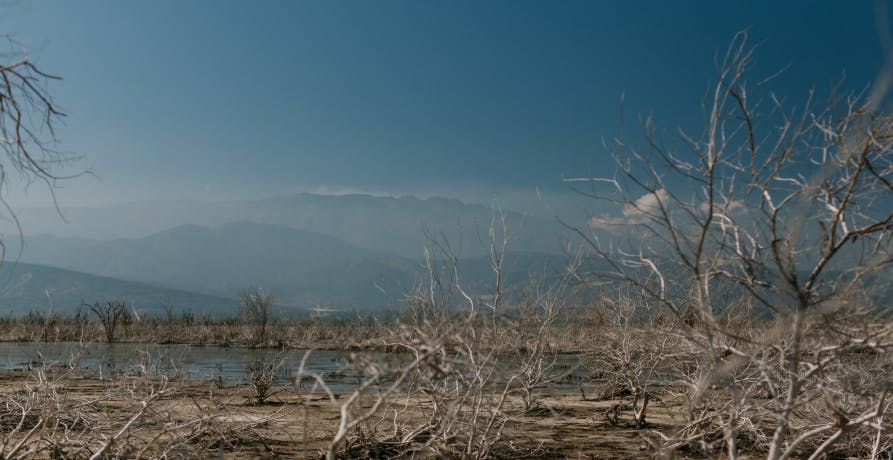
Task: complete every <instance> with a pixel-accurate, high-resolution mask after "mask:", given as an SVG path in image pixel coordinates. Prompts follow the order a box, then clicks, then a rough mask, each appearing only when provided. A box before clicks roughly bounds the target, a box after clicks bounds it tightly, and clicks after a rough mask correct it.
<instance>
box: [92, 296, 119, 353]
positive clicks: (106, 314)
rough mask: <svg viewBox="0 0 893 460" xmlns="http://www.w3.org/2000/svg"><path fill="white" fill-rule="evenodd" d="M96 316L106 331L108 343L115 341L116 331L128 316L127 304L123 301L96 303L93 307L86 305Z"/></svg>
mask: <svg viewBox="0 0 893 460" xmlns="http://www.w3.org/2000/svg"><path fill="white" fill-rule="evenodd" d="M85 305H87V306H88V307H89V308H90V311H92V312H93V314H94V315H96V318H98V319H99V322H101V323H102V328H103V330H104V331H105V339H106V342H107V343H113V342H114V341H115V331H116V328H117V327H118V325H119V323H120V322H121V320H122V319H123V318H124V316H125V315H126V314H127V304H126V303H125V302H123V301H118V300H116V301H111V302H96V303H94V304H92V305H90V304H85Z"/></svg>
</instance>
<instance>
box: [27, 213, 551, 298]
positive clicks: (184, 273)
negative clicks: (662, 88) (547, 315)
mask: <svg viewBox="0 0 893 460" xmlns="http://www.w3.org/2000/svg"><path fill="white" fill-rule="evenodd" d="M22 260H25V261H28V262H32V263H39V264H45V265H52V266H58V267H64V268H67V269H71V270H77V271H81V272H85V273H90V274H94V275H99V276H109V277H115V278H120V279H127V280H133V281H139V282H143V283H149V284H153V285H159V286H165V287H169V288H176V289H182V290H188V291H194V292H198V293H202V294H207V295H214V296H222V297H228V298H232V297H235V296H237V295H238V294H239V292H240V291H242V290H244V289H246V288H249V287H252V286H257V287H261V288H264V289H268V290H271V291H272V292H273V293H274V294H275V295H276V298H277V302H278V303H280V304H282V305H286V306H293V307H299V308H306V307H314V306H316V305H324V306H333V307H338V308H341V309H345V308H362V309H377V308H383V307H385V306H387V305H388V304H389V303H390V302H393V301H397V302H399V301H400V300H402V299H404V298H405V296H406V295H407V294H408V293H410V292H411V291H412V289H413V288H414V286H416V284H417V281H419V280H422V279H425V278H424V264H423V263H422V262H421V261H418V260H411V259H407V258H403V257H400V256H395V255H389V254H385V253H382V252H378V251H371V250H368V249H363V248H360V247H358V246H356V245H353V244H350V243H348V242H346V241H344V240H341V239H338V238H334V237H330V236H325V235H320V234H318V233H314V232H309V231H306V230H296V229H293V228H288V227H283V226H277V225H269V224H257V223H247V222H242V223H233V224H225V225H222V226H220V227H217V228H207V227H200V226H196V225H183V226H179V227H175V228H172V229H169V230H165V231H162V232H159V233H156V234H153V235H149V236H147V237H143V238H121V239H115V240H109V241H103V240H93V239H87V238H60V237H55V236H48V235H44V236H35V237H28V238H27V239H26V247H25V250H24V253H23V257H22ZM562 264H563V258H561V257H560V256H550V255H544V254H539V253H512V254H509V256H508V257H507V261H506V263H505V267H504V279H505V287H506V288H507V289H508V288H509V287H510V285H517V284H520V283H523V282H526V281H527V280H528V278H530V277H531V276H540V275H541V274H543V273H546V274H549V273H551V272H554V271H556V270H560V268H561V266H562ZM449 265H450V264H449V261H447V260H440V261H438V264H437V266H436V267H435V269H436V270H438V271H440V272H445V271H449ZM459 268H460V273H461V276H462V280H463V285H464V286H465V287H466V288H467V289H469V291H470V292H477V293H484V292H488V290H492V280H493V279H494V274H493V270H492V268H491V266H490V260H489V258H488V257H476V258H467V259H462V260H461V261H460V263H459ZM98 292H102V291H98Z"/></svg>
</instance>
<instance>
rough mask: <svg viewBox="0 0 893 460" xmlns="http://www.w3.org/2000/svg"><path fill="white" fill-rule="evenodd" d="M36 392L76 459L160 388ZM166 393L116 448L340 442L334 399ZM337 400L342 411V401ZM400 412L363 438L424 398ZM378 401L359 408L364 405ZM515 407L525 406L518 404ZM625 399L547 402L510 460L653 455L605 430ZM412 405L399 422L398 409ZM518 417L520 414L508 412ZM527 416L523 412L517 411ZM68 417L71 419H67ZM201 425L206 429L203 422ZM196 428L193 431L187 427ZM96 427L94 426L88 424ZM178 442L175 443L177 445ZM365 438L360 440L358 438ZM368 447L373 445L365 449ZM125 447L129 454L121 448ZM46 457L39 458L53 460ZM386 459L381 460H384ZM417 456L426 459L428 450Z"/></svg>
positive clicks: (658, 419) (212, 390) (136, 384)
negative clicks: (51, 403) (61, 419)
mask: <svg viewBox="0 0 893 460" xmlns="http://www.w3.org/2000/svg"><path fill="white" fill-rule="evenodd" d="M50 380H51V382H52V383H50V384H45V385H43V386H40V390H39V391H43V392H48V391H54V393H55V398H56V399H58V400H60V401H61V402H62V404H63V405H64V407H67V408H69V409H67V411H68V412H71V411H74V410H76V411H79V412H80V413H81V415H82V416H81V417H80V419H81V423H82V424H84V426H85V428H84V429H82V430H81V434H80V435H79V437H76V439H78V440H80V441H79V442H82V443H83V444H84V445H87V446H89V447H88V448H87V449H86V450H84V449H82V450H80V451H78V450H76V449H74V450H71V451H68V452H69V454H70V455H71V456H74V457H80V456H81V455H82V454H84V453H89V451H90V450H92V449H95V448H96V446H98V445H101V442H98V441H97V440H99V441H101V437H100V435H99V433H104V434H105V435H106V436H111V435H112V434H113V433H115V432H117V431H118V430H119V429H120V427H122V426H123V425H124V424H126V423H127V421H128V420H129V419H130V418H131V417H132V415H133V414H134V413H136V412H137V411H138V410H139V407H140V400H141V396H142V395H145V394H147V392H148V391H149V390H148V389H149V388H150V387H151V388H156V389H157V388H158V387H159V383H160V382H159V381H149V380H145V379H118V380H97V379H88V378H76V377H69V376H67V377H64V378H59V379H56V380H53V379H50ZM166 385H167V386H166V392H165V394H164V395H163V396H162V397H160V398H159V399H157V400H156V401H154V402H153V403H152V404H151V405H150V409H149V410H148V411H147V412H146V415H145V416H143V417H142V418H141V419H140V420H139V422H138V423H135V424H134V425H133V427H132V428H131V429H130V431H129V433H128V434H127V436H126V437H125V438H124V439H123V440H122V441H121V442H119V443H118V445H117V447H118V448H121V447H120V446H122V445H124V444H125V443H129V444H130V445H131V446H132V447H130V448H127V449H124V450H123V451H121V450H119V451H117V452H119V453H123V454H124V455H126V456H131V457H136V456H137V454H138V453H139V452H138V451H139V448H140V446H149V447H147V450H146V452H144V453H143V455H144V456H145V457H153V456H155V455H157V450H156V449H158V448H159V447H158V446H161V445H164V444H165V443H167V444H174V443H176V442H179V443H181V444H180V445H178V446H174V447H173V449H172V450H171V451H170V452H169V453H170V454H171V455H172V456H174V457H176V456H177V455H178V453H182V456H184V457H190V458H193V457H195V456H196V455H201V456H206V457H211V456H213V457H215V458H219V457H221V456H222V457H223V458H259V457H279V458H318V457H319V456H320V453H321V452H322V450H323V449H324V448H325V447H326V446H327V444H328V441H329V440H330V439H331V438H332V436H333V435H334V433H335V431H336V429H337V425H338V422H339V418H340V415H339V412H338V408H337V407H336V405H335V404H333V403H332V401H331V400H330V399H329V398H328V396H326V395H324V394H322V393H315V394H314V393H311V392H310V391H309V390H308V389H298V388H294V387H289V388H285V389H281V390H279V391H277V392H276V393H275V394H274V395H273V396H272V397H270V399H269V401H268V402H267V403H266V404H263V405H256V404H253V403H252V401H251V390H250V389H249V388H248V387H246V386H223V387H221V386H219V385H217V384H215V383H212V382H186V381H175V382H168V383H167V384H166ZM35 388H38V386H37V385H36V380H35V378H34V375H33V374H32V373H27V372H4V373H0V398H2V399H7V398H9V397H10V396H9V395H15V394H22V393H23V392H30V391H34V389H35ZM344 397H345V396H343V395H341V396H339V397H338V399H337V400H336V403H338V402H340V401H343V400H344ZM392 400H393V402H394V403H395V404H394V405H392V406H390V407H389V408H385V409H383V410H382V411H380V413H379V414H378V417H376V418H373V420H371V421H370V422H369V423H366V424H364V425H362V426H361V428H362V430H361V434H360V436H362V433H371V432H378V433H379V436H378V439H388V438H390V437H392V436H393V435H394V432H395V427H397V428H396V430H397V431H398V432H399V431H400V430H401V429H402V427H410V426H417V425H418V424H415V425H414V424H413V422H418V421H419V420H417V419H418V418H419V416H420V411H419V407H421V405H422V404H424V403H423V402H422V399H421V398H419V397H418V396H407V395H397V396H395V397H393V398H392ZM371 402H372V397H371V396H368V397H364V399H362V400H361V405H362V406H363V407H368V405H369V404H370V403H371ZM510 404H511V405H513V406H514V407H515V408H520V407H521V401H520V400H512V401H510ZM616 404H623V401H619V400H602V401H595V400H584V399H583V397H582V395H581V394H553V395H544V396H542V397H540V398H539V399H538V404H537V406H536V407H535V408H534V409H533V410H529V411H527V412H526V413H525V414H524V415H522V416H520V417H518V418H516V419H514V420H512V421H510V422H509V423H508V424H507V425H506V431H505V435H504V439H505V440H506V441H507V445H509V446H511V448H512V449H515V451H514V452H512V451H506V452H505V455H506V456H509V455H510V456H511V457H514V458H517V457H519V456H520V457H527V458H599V459H619V458H643V457H649V456H651V455H652V454H650V453H649V452H650V449H649V448H648V444H647V442H646V441H645V439H644V437H643V436H642V434H643V433H644V432H648V430H644V431H643V430H636V429H634V428H633V427H631V426H629V424H628V422H629V420H630V419H631V416H630V414H629V413H628V411H627V412H626V413H624V412H621V417H620V422H619V423H618V424H616V425H613V426H612V425H609V424H608V423H607V419H606V417H605V413H606V411H607V410H608V409H609V408H611V407H613V406H615V405H616ZM404 406H405V407H408V409H407V410H406V411H405V412H403V413H400V414H398V415H396V420H397V423H396V424H395V423H394V419H395V412H394V410H393V408H401V407H404ZM512 412H514V411H512ZM522 412H523V411H521V410H518V413H522ZM674 412H676V411H674V410H673V406H672V405H671V404H665V403H663V402H660V401H657V402H654V403H653V405H652V407H651V410H650V414H649V424H650V426H649V428H656V429H661V428H670V426H671V425H674V422H673V419H672V417H671V414H672V413H674ZM69 415H70V414H69ZM200 421H201V422H200ZM190 422H192V425H190ZM91 424H92V426H88V425H91ZM175 427H181V428H179V431H176V430H175ZM174 439H179V441H176V442H175V441H172V440H174ZM351 439H352V440H353V442H349V443H348V446H354V447H355V450H353V451H351V452H352V454H351V456H361V455H369V456H376V454H384V453H387V448H388V445H387V443H379V444H375V445H374V446H377V447H373V448H372V449H371V450H370V449H367V448H361V447H359V446H360V445H361V444H362V443H360V442H357V441H358V440H359V439H358V438H357V437H356V436H353V437H352V438H351ZM360 439H361V438H360ZM366 447H368V445H367V446H366ZM121 449H123V448H121ZM376 449H381V451H376ZM50 455H51V453H50V452H47V451H44V452H43V454H42V455H41V456H46V457H49V456H50ZM379 456H380V455H379ZM417 457H422V458H424V457H426V455H425V454H424V453H423V452H420V453H418V454H417Z"/></svg>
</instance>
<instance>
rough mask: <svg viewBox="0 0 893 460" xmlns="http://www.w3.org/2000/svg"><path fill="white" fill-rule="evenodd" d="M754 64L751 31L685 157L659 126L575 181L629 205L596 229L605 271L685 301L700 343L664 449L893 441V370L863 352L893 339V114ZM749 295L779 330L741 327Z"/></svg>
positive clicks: (661, 298)
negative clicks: (789, 90) (608, 164)
mask: <svg viewBox="0 0 893 460" xmlns="http://www.w3.org/2000/svg"><path fill="white" fill-rule="evenodd" d="M751 59H752V49H751V48H749V47H748V46H747V44H746V34H743V33H742V34H739V35H737V36H736V38H735V40H734V41H733V43H732V45H731V46H730V48H729V49H728V52H727V53H726V54H725V56H723V58H722V61H721V63H720V69H719V72H720V74H719V78H718V82H717V83H716V85H715V87H714V88H713V89H712V90H711V92H710V94H709V98H708V100H707V103H706V107H705V109H706V115H707V116H706V119H707V123H706V126H705V129H704V131H703V133H702V134H701V135H700V136H699V137H695V136H689V135H688V134H686V133H681V139H682V144H683V147H684V149H683V150H682V151H679V150H677V149H674V148H673V147H672V146H671V145H668V144H667V143H665V142H663V141H662V140H660V139H658V137H657V135H656V134H655V132H656V131H655V130H654V127H653V124H652V123H651V121H650V120H649V121H648V122H647V124H646V141H647V142H646V148H645V149H644V150H642V149H639V148H638V147H637V146H636V145H635V144H634V143H630V142H627V141H626V140H625V139H622V138H621V139H616V141H615V143H614V145H613V146H612V154H613V155H614V158H615V160H616V165H617V171H616V174H615V175H614V176H613V177H601V178H593V179H588V178H584V179H574V180H575V181H587V182H590V183H591V184H593V188H592V191H591V192H587V193H590V194H591V195H592V196H593V197H594V198H596V199H599V200H605V201H608V202H611V203H615V204H618V205H619V206H620V207H621V213H620V214H621V215H620V216H609V215H603V216H598V217H595V218H593V219H592V220H591V221H590V229H589V230H578V232H579V234H580V235H581V236H582V237H583V239H584V241H585V242H586V243H587V244H588V246H589V248H590V249H591V250H592V252H593V253H594V254H595V255H596V256H598V257H599V258H600V259H601V260H603V261H604V263H605V264H606V265H607V267H608V270H605V271H603V272H601V273H598V274H597V275H599V276H601V277H603V278H602V279H604V277H608V278H613V279H618V280H621V281H623V282H625V283H627V284H628V285H630V286H632V287H634V288H635V289H636V291H637V292H638V293H639V295H641V296H642V297H643V298H644V299H645V301H647V302H648V303H649V304H658V305H661V306H662V307H663V308H665V309H667V311H670V312H672V313H673V314H674V315H675V316H676V317H677V318H678V319H679V320H680V321H681V324H682V325H683V326H684V327H683V328H681V329H680V330H679V331H680V333H681V335H682V336H683V337H684V338H685V341H686V342H687V343H688V344H690V348H691V349H692V350H694V352H695V353H694V355H693V356H692V360H691V361H689V362H688V363H687V364H686V366H685V369H681V372H680V375H681V376H682V382H685V383H686V384H687V387H688V390H687V392H688V398H689V401H690V405H689V407H690V410H691V411H692V412H691V414H690V417H689V418H690V420H691V422H690V423H688V424H686V425H685V426H684V427H683V428H682V429H681V430H679V432H678V433H676V434H674V435H672V436H665V435H661V439H662V440H661V441H660V442H658V443H657V445H658V446H659V447H660V448H661V449H665V450H666V451H667V452H672V451H673V450H674V449H680V448H683V447H686V446H699V447H698V448H699V449H701V450H702V452H704V453H705V454H707V453H710V455H713V453H715V452H714V449H719V448H722V449H723V450H724V451H725V455H727V456H728V457H729V458H738V456H739V455H740V450H741V449H740V448H741V445H742V444H743V443H745V442H746V443H747V444H748V445H747V447H748V449H750V450H755V451H758V452H762V453H765V455H766V458H769V459H772V460H778V459H785V458H791V457H802V458H819V457H822V456H825V455H829V454H831V453H832V452H836V451H835V449H839V448H842V447H843V446H845V445H861V446H871V445H873V444H874V445H878V446H879V445H883V444H885V443H886V442H887V439H888V438H887V437H886V436H888V435H886V433H888V429H887V424H888V423H889V422H887V420H888V419H889V417H888V416H887V412H888V409H889V407H888V404H887V400H888V396H889V390H890V382H889V374H888V373H884V372H882V369H884V368H885V366H887V364H886V363H885V362H884V360H878V361H871V360H869V361H867V362H868V363H871V364H870V366H869V369H870V370H867V369H865V368H860V367H858V366H856V367H854V366H852V363H854V362H863V364H864V363H865V361H864V360H865V357H866V356H884V355H885V353H887V351H888V350H889V349H890V348H891V346H893V336H891V331H893V323H891V321H890V320H889V318H887V317H885V316H883V315H879V312H880V311H881V310H883V309H884V308H885V304H884V303H883V302H886V301H888V297H887V298H885V297H884V295H889V292H878V290H872V289H871V288H872V287H879V286H882V285H883V281H882V280H887V279H888V278H889V271H888V270H886V268H887V267H888V265H889V263H890V261H891V260H893V258H891V255H893V254H891V246H890V241H891V236H893V208H891V207H890V205H889V203H890V202H891V198H893V185H891V184H893V116H890V115H888V114H886V113H883V112H878V111H876V110H875V109H873V108H872V106H871V105H870V104H869V103H867V102H866V101H863V100H860V99H859V98H858V97H855V96H854V97H849V98H845V99H843V100H840V101H836V100H832V101H831V102H829V103H828V104H827V105H826V106H824V107H821V108H819V109H818V110H815V108H814V105H813V103H812V98H811V97H810V99H809V100H808V101H807V104H806V106H805V108H803V109H800V110H799V111H791V110H789V109H788V108H787V107H786V106H785V104H783V103H782V101H781V100H780V99H779V98H777V97H775V96H774V95H771V94H770V95H769V96H768V97H766V98H765V99H762V100H759V99H756V96H755V93H754V91H758V90H759V89H760V87H761V85H762V83H760V84H757V85H750V84H749V83H750V81H749V80H748V78H747V75H748V69H749V66H750V63H751ZM617 229H622V230H623V233H624V234H626V235H634V236H635V237H633V238H628V239H626V240H624V239H623V238H619V237H612V238H610V239H611V240H612V243H610V244H609V243H606V242H605V236H604V234H603V233H602V234H601V236H599V234H598V233H597V232H602V231H607V232H614V231H616V230H617ZM590 230H591V231H590ZM592 275H595V274H594V273H585V274H584V273H580V276H581V277H584V276H590V278H589V279H593V278H591V276H592ZM879 282H880V284H879ZM740 304H743V305H745V306H747V308H750V309H753V310H758V311H760V312H762V314H764V315H768V316H769V317H771V318H773V321H774V322H773V323H772V324H773V327H772V329H770V330H747V329H746V328H744V329H742V328H741V327H740V324H735V323H734V322H730V321H726V320H725V319H724V312H725V311H726V310H728V309H729V308H732V307H733V306H735V305H740ZM872 366H873V367H872ZM866 374H867V375H866ZM866 379H867V380H866ZM860 381H868V382H870V384H868V385H861V386H859V385H854V384H853V382H860ZM767 396H768V399H766V398H767ZM880 450H881V448H880V447H878V448H877V449H874V453H871V455H878V452H880ZM859 452H862V453H868V451H867V450H865V449H862V450H859Z"/></svg>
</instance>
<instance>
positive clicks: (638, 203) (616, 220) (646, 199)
mask: <svg viewBox="0 0 893 460" xmlns="http://www.w3.org/2000/svg"><path fill="white" fill-rule="evenodd" d="M669 199H670V194H669V192H667V191H666V189H658V190H657V191H655V192H654V193H646V194H644V195H642V196H640V197H639V198H637V199H636V200H635V201H633V202H632V203H627V204H626V205H624V206H623V209H622V210H621V213H622V214H623V216H622V217H620V216H610V215H601V216H597V217H592V218H590V219H589V228H598V229H602V230H611V231H617V230H619V227H623V226H627V225H636V224H641V223H645V222H646V221H647V220H648V216H649V215H654V214H657V213H659V212H660V206H661V204H663V205H664V206H666V205H667V203H668V202H669Z"/></svg>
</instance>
